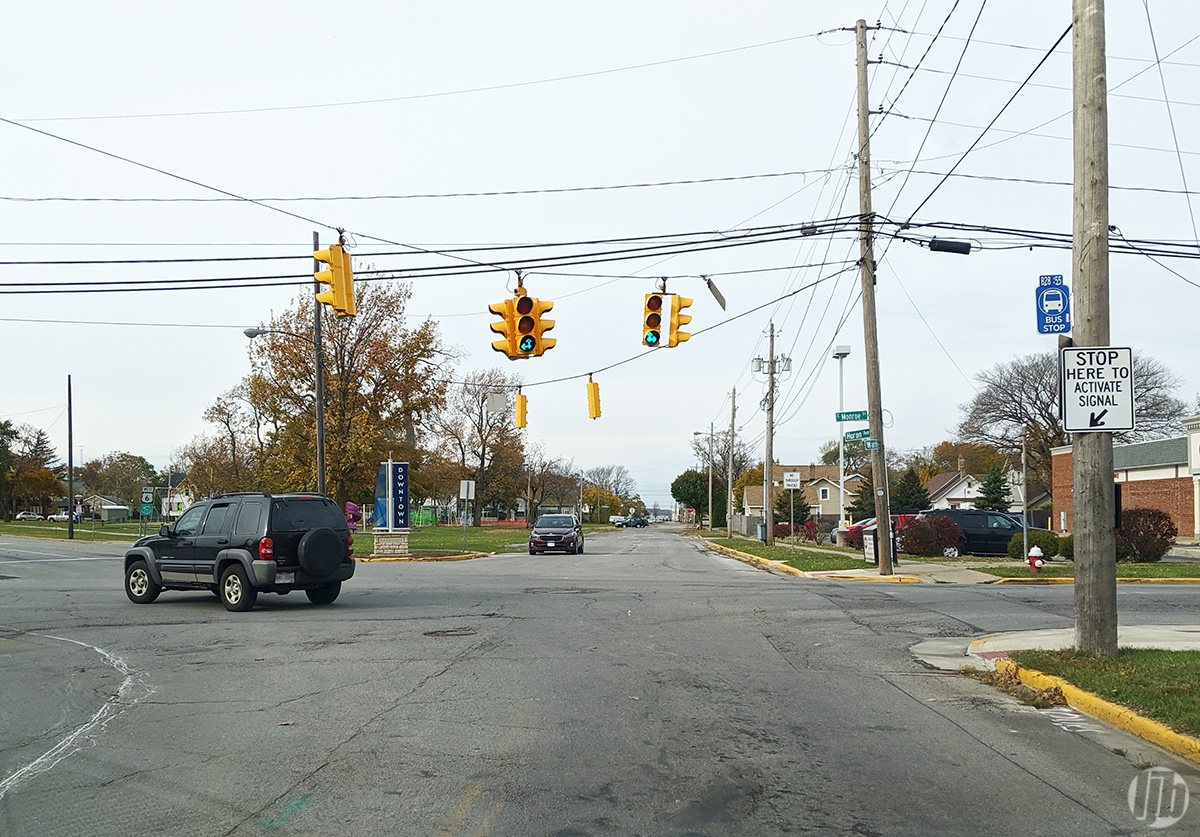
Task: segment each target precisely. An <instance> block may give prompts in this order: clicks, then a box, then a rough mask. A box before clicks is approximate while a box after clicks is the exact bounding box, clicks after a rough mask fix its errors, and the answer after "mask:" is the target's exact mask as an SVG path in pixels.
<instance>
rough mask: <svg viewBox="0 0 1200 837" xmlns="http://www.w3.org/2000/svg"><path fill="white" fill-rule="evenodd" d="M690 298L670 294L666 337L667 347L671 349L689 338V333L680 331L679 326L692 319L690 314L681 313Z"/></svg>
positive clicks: (687, 305) (688, 304)
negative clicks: (669, 318) (669, 321)
mask: <svg viewBox="0 0 1200 837" xmlns="http://www.w3.org/2000/svg"><path fill="white" fill-rule="evenodd" d="M691 304H692V300H690V299H688V298H687V297H683V296H680V295H679V294H671V329H670V334H669V335H668V337H667V348H670V349H673V348H675V347H676V346H678V345H679V344H680V343H683V342H684V341H686V340H688V339H690V338H691V336H692V335H691V334H690V333H689V332H686V331H680V330H679V327H680V326H685V325H687V324H688V323H690V322H691V321H692V317H691V315H690V314H685V313H683V309H684V308H688V307H690V306H691Z"/></svg>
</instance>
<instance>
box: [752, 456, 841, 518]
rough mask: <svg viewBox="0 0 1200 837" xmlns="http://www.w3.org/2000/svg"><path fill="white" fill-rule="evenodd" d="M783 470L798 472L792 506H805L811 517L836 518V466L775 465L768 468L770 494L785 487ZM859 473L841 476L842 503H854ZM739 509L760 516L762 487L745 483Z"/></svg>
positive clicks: (776, 495)
mask: <svg viewBox="0 0 1200 837" xmlns="http://www.w3.org/2000/svg"><path fill="white" fill-rule="evenodd" d="M786 473H799V474H800V488H799V489H798V490H797V491H796V506H797V508H800V507H801V506H802V504H803V505H807V506H808V511H809V514H810V515H812V516H813V517H822V516H823V517H829V518H832V519H833V520H835V521H836V520H837V516H838V513H839V507H838V493H839V491H840V488H841V486H840V484H839V482H838V466H837V465H815V464H809V465H775V466H774V467H772V468H771V482H772V486H773V487H772V489H771V494H772V495H773V496H775V497H778V496H779V495H780V493H785V492H786V491H787V490H788V489H785V488H784V487H783V475H784V474H786ZM861 479H862V476H861V475H859V474H847V475H846V478H845V483H846V494H845V498H844V506H848V505H850V504H851V503H852V502H854V495H855V493H856V492H857V491H858V485H859V480H861ZM844 506H843V507H844ZM742 508H744V509H745V514H746V515H748V516H758V517H761V516H762V514H763V486H761V485H748V486H746V487H745V489H744V490H743V492H742Z"/></svg>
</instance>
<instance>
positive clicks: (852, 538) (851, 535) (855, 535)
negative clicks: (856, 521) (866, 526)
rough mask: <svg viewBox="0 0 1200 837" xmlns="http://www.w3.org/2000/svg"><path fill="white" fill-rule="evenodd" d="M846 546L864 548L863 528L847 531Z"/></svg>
mask: <svg viewBox="0 0 1200 837" xmlns="http://www.w3.org/2000/svg"><path fill="white" fill-rule="evenodd" d="M846 546H852V547H854V548H855V549H862V548H863V542H862V529H855V530H853V531H850V532H847V533H846Z"/></svg>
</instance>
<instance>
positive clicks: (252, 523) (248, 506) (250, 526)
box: [233, 501, 263, 535]
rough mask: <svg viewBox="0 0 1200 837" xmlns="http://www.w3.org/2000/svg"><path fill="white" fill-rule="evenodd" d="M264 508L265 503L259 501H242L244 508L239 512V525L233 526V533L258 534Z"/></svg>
mask: <svg viewBox="0 0 1200 837" xmlns="http://www.w3.org/2000/svg"><path fill="white" fill-rule="evenodd" d="M262 509H263V504H262V503H259V502H257V501H246V502H244V503H242V510H241V511H240V512H238V516H237V525H236V526H234V527H233V533H234V534H235V535H257V534H258V528H259V519H260V518H261V517H262Z"/></svg>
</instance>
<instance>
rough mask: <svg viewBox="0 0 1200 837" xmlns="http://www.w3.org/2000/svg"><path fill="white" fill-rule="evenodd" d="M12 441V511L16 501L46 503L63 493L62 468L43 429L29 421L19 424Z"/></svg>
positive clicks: (10, 471) (10, 474)
mask: <svg viewBox="0 0 1200 837" xmlns="http://www.w3.org/2000/svg"><path fill="white" fill-rule="evenodd" d="M12 445H13V447H12V466H11V469H10V470H9V474H8V475H9V479H10V481H11V484H12V494H11V498H10V500H11V504H12V505H11V509H12V513H13V514H14V515H15V514H16V512H17V506H18V505H41V506H45V505H49V503H50V501H51V500H52V499H54V498H57V497H59V496H60V495H62V494H64V493H65V492H64V491H63V486H62V482H61V478H62V477H63V476H64V475H65V469H64V467H63V464H62V460H61V459H59V458H58V454H57V453H56V452H55V450H54V446H53V445H52V444H51V443H50V436H49V434H48V433H46V431H45V430H42V429H41V428H39V427H34V426H33V425H31V424H22V425H19V426H18V427H16V428H15V436H14V439H13V442H12Z"/></svg>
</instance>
